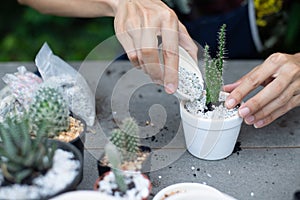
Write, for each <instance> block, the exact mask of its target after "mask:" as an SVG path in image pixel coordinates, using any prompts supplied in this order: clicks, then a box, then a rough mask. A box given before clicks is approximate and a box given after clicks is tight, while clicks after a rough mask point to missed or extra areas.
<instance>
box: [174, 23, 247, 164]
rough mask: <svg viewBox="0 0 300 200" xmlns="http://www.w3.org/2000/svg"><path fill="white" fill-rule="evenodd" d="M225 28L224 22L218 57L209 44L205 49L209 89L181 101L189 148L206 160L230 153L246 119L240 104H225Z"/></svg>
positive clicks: (195, 154)
mask: <svg viewBox="0 0 300 200" xmlns="http://www.w3.org/2000/svg"><path fill="white" fill-rule="evenodd" d="M225 28H226V25H225V24H224V25H223V26H222V27H221V29H220V33H219V39H218V42H219V52H218V54H217V58H213V59H210V56H209V47H208V45H206V46H205V49H204V64H205V84H206V89H205V91H203V93H202V94H201V96H200V97H199V98H195V99H192V100H190V101H182V102H181V103H180V113H181V118H182V124H183V130H184V135H185V141H186V145H187V149H188V151H189V152H190V153H191V154H192V155H194V156H196V157H198V158H201V159H205V160H218V159H223V158H226V157H227V156H229V155H230V154H231V153H232V151H233V149H234V146H235V143H236V140H237V137H238V135H239V131H240V127H241V123H242V118H240V117H239V116H238V107H236V108H234V109H231V110H228V109H227V108H226V107H225V106H224V101H225V99H226V97H227V96H228V94H226V93H224V92H221V88H222V84H223V79H222V75H223V65H224V60H223V58H224V51H225ZM179 77H181V79H182V80H181V81H183V82H184V81H185V79H186V78H185V77H183V76H180V75H179ZM200 86H201V83H200ZM191 87H199V83H198V84H197V83H193V84H192V86H191ZM179 89H180V88H179Z"/></svg>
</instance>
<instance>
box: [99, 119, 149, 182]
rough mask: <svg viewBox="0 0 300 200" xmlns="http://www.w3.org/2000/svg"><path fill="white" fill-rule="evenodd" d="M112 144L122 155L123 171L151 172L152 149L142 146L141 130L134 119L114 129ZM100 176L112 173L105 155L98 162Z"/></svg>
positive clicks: (124, 121) (126, 120)
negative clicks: (150, 157)
mask: <svg viewBox="0 0 300 200" xmlns="http://www.w3.org/2000/svg"><path fill="white" fill-rule="evenodd" d="M110 142H111V143H113V144H114V145H115V146H116V147H117V148H118V149H119V151H120V154H121V155H122V158H123V159H122V163H121V169H122V170H127V171H142V172H149V171H150V163H149V162H150V159H149V156H150V153H151V149H150V147H147V146H142V145H140V139H139V128H138V125H137V123H136V122H135V120H134V119H132V118H126V119H124V120H123V121H122V125H121V127H120V128H119V129H114V130H113V131H112V133H111V137H110ZM97 165H98V166H97V167H98V172H99V176H101V175H102V174H103V173H105V172H107V171H110V168H111V166H110V165H109V162H108V159H107V157H106V156H105V154H103V155H102V156H101V157H100V159H99V160H98V161H97Z"/></svg>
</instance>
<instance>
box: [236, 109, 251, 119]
mask: <svg viewBox="0 0 300 200" xmlns="http://www.w3.org/2000/svg"><path fill="white" fill-rule="evenodd" d="M249 113H250V109H249V108H248V107H244V108H241V109H239V114H240V116H241V117H246V116H247V115H248V114H249Z"/></svg>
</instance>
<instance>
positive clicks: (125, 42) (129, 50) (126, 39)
mask: <svg viewBox="0 0 300 200" xmlns="http://www.w3.org/2000/svg"><path fill="white" fill-rule="evenodd" d="M116 36H117V38H118V40H119V42H120V43H121V45H122V46H123V48H124V50H125V52H126V54H127V56H128V59H129V60H130V62H131V63H132V65H133V66H135V67H136V68H138V69H140V68H141V64H140V62H139V59H138V54H137V51H136V48H135V46H134V44H133V41H132V38H131V37H130V36H129V35H128V34H127V33H121V34H116Z"/></svg>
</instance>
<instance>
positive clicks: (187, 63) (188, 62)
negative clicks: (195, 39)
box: [158, 45, 204, 100]
mask: <svg viewBox="0 0 300 200" xmlns="http://www.w3.org/2000/svg"><path fill="white" fill-rule="evenodd" d="M158 48H159V56H160V62H161V63H164V60H163V56H162V46H161V45H160V46H159V47H158ZM178 65H179V68H180V67H182V68H185V69H186V70H187V71H190V72H193V73H195V74H196V76H197V77H199V79H200V82H199V84H200V85H201V88H200V90H203V88H204V81H203V77H202V73H201V71H200V70H199V67H198V64H197V63H196V61H195V60H194V59H193V58H192V57H191V56H190V54H189V53H188V52H187V51H186V50H185V49H183V48H182V47H180V46H179V64H178ZM174 95H175V96H177V97H178V98H179V99H181V100H193V98H192V97H190V96H188V95H187V94H185V93H183V92H182V91H180V90H176V92H175V93H174Z"/></svg>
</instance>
